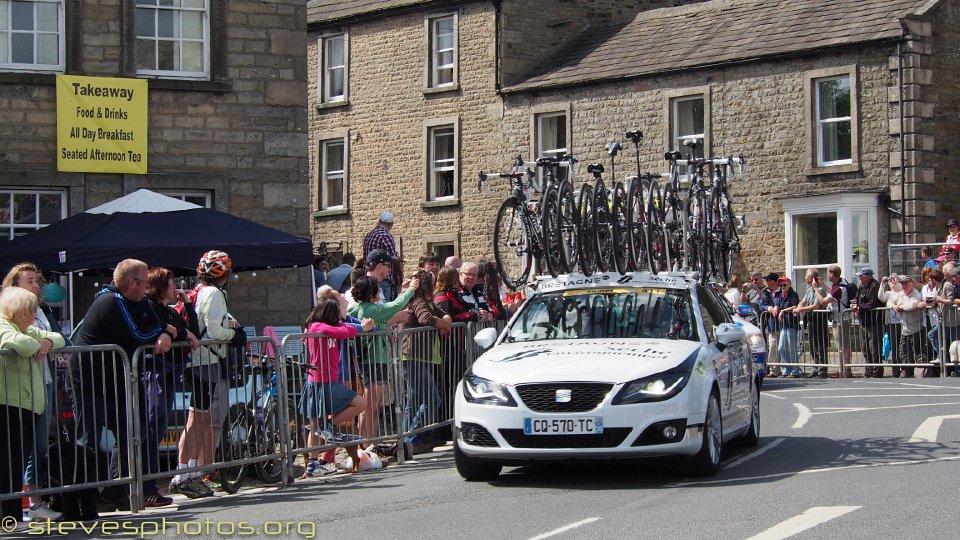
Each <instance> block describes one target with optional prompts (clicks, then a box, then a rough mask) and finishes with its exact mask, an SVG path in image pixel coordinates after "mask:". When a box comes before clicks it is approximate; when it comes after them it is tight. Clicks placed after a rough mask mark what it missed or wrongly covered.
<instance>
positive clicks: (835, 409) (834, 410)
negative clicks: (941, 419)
mask: <svg viewBox="0 0 960 540" xmlns="http://www.w3.org/2000/svg"><path fill="white" fill-rule="evenodd" d="M944 405H960V401H948V402H946V403H913V404H910V405H886V406H883V407H814V408H815V409H816V410H817V412H815V413H813V414H815V415H821V414H837V413H846V412H860V411H880V410H884V409H915V408H917V407H942V406H944ZM820 411H823V412H820Z"/></svg>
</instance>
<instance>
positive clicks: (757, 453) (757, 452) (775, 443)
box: [723, 437, 787, 469]
mask: <svg viewBox="0 0 960 540" xmlns="http://www.w3.org/2000/svg"><path fill="white" fill-rule="evenodd" d="M785 440H787V439H786V438H785V437H780V438H779V439H775V440H773V441H772V442H770V443H769V444H765V445H763V446H762V447H760V448H758V449H756V450H754V451H753V452H750V453H749V454H747V455H745V456H740V457H739V458H737V459H735V460H733V461H731V462H730V463H727V464H726V465H724V466H723V468H724V469H730V468H733V467H736V466H737V465H740V464H741V463H743V462H744V461H747V460H748V459H753V458H755V457H757V456H760V455H763V454H765V453H766V452H767V451H768V450H772V449H774V448H776V447H777V446H778V445H779V444H780V443H782V442H783V441H785Z"/></svg>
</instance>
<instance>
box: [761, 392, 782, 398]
mask: <svg viewBox="0 0 960 540" xmlns="http://www.w3.org/2000/svg"><path fill="white" fill-rule="evenodd" d="M760 395H761V396H767V397H772V398H774V399H787V398H785V397H783V396H778V395H775V394H771V393H770V392H760Z"/></svg>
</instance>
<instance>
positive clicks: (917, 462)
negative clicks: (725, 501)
mask: <svg viewBox="0 0 960 540" xmlns="http://www.w3.org/2000/svg"><path fill="white" fill-rule="evenodd" d="M957 460H960V456H947V457H940V458H928V459H917V460H913V461H891V462H889V463H862V464H857V465H840V466H838V467H819V468H816V469H803V470H800V471H791V472H782V473H771V474H765V475H762V476H747V477H737V478H726V479H722V480H700V481H697V482H674V483H672V484H667V485H666V486H665V487H668V488H674V487H683V486H710V485H717V484H730V483H734V482H736V483H741V482H756V481H760V480H771V479H774V478H786V477H788V476H794V475H798V474H817V473H824V472H836V471H840V470H844V469H872V468H875V467H898V466H901V465H923V464H925V463H937V462H940V461H957Z"/></svg>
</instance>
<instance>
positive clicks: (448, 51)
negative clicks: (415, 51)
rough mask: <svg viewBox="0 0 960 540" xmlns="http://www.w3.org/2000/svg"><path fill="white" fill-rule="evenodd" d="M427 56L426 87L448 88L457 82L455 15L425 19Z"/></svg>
mask: <svg viewBox="0 0 960 540" xmlns="http://www.w3.org/2000/svg"><path fill="white" fill-rule="evenodd" d="M427 35H428V41H429V44H428V50H429V58H428V59H427V64H428V69H427V87H428V88H449V87H455V86H456V84H457V16H456V15H445V16H443V17H433V18H429V19H427Z"/></svg>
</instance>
